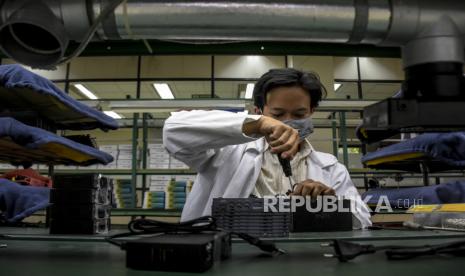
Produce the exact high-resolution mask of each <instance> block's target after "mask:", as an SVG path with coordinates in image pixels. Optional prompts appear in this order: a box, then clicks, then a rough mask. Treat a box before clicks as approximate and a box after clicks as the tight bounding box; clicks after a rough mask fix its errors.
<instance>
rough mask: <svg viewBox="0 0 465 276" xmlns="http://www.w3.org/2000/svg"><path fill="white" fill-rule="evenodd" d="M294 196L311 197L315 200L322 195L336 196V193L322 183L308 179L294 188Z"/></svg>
mask: <svg viewBox="0 0 465 276" xmlns="http://www.w3.org/2000/svg"><path fill="white" fill-rule="evenodd" d="M292 195H299V196H310V197H313V198H315V197H317V196H320V195H336V192H335V191H334V190H333V189H332V188H330V187H328V186H326V185H325V184H323V183H321V182H318V181H313V180H312V179H307V180H305V181H302V182H300V183H298V184H297V185H296V186H295V187H294V191H293V192H292Z"/></svg>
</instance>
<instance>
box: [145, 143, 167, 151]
mask: <svg viewBox="0 0 465 276" xmlns="http://www.w3.org/2000/svg"><path fill="white" fill-rule="evenodd" d="M147 148H148V149H162V150H164V149H165V147H164V146H163V144H158V143H156V144H147Z"/></svg>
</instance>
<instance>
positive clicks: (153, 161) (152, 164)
mask: <svg viewBox="0 0 465 276" xmlns="http://www.w3.org/2000/svg"><path fill="white" fill-rule="evenodd" d="M147 164H148V168H150V169H169V168H170V155H169V153H168V152H167V151H166V149H165V147H164V146H163V144H148V145H147Z"/></svg>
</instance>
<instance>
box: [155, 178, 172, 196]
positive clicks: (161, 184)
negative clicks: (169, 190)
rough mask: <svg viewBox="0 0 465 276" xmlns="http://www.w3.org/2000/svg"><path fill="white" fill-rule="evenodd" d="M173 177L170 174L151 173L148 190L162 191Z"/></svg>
mask: <svg viewBox="0 0 465 276" xmlns="http://www.w3.org/2000/svg"><path fill="white" fill-rule="evenodd" d="M171 179H173V177H172V176H171V175H151V176H150V183H149V191H154V192H164V191H165V189H166V186H167V185H168V184H169V183H170V181H171Z"/></svg>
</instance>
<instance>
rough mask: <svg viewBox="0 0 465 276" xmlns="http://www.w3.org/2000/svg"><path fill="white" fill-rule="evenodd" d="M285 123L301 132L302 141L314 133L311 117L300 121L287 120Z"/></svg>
mask: <svg viewBox="0 0 465 276" xmlns="http://www.w3.org/2000/svg"><path fill="white" fill-rule="evenodd" d="M283 123H285V124H286V125H288V126H291V127H292V128H294V129H296V130H297V131H298V132H299V137H300V140H303V139H305V138H307V137H308V136H310V134H312V133H313V123H312V119H311V118H310V117H307V118H304V119H299V120H286V121H283Z"/></svg>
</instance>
